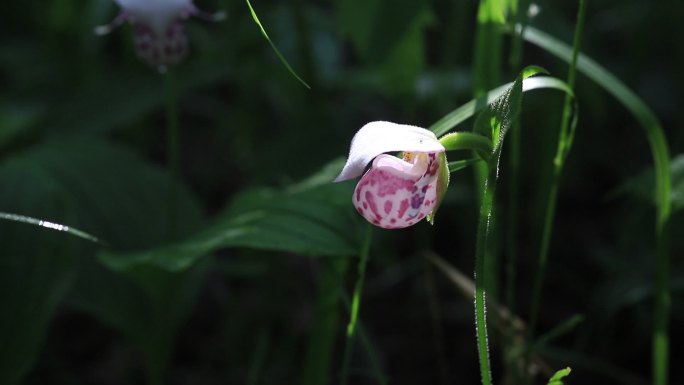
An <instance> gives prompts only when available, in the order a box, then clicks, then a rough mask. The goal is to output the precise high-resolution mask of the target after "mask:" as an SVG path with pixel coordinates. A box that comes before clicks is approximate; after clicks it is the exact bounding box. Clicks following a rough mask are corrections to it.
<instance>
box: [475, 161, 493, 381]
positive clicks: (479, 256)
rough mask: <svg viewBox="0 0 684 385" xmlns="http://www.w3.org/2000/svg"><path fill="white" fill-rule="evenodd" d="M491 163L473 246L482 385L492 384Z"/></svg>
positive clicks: (476, 327) (476, 326)
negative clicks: (488, 300) (489, 318)
mask: <svg viewBox="0 0 684 385" xmlns="http://www.w3.org/2000/svg"><path fill="white" fill-rule="evenodd" d="M493 163H495V162H490V163H488V173H487V177H486V178H485V181H484V192H483V196H482V204H481V206H480V219H479V221H478V225H477V240H476V244H475V330H476V334H477V350H478V356H479V360H480V376H481V378H482V384H483V385H490V384H491V383H492V373H491V370H490V366H489V343H488V339H487V311H486V304H485V301H486V298H485V297H486V295H485V294H486V293H485V271H486V269H485V257H486V256H487V254H488V253H487V246H488V244H489V242H488V239H489V233H490V231H491V227H492V219H493V218H492V215H493V213H492V211H493V206H494V192H495V190H496V164H493Z"/></svg>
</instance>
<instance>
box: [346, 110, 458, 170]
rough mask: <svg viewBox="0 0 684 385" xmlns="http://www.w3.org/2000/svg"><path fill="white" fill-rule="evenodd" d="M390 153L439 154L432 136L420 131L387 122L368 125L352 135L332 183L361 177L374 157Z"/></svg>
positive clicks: (434, 138)
mask: <svg viewBox="0 0 684 385" xmlns="http://www.w3.org/2000/svg"><path fill="white" fill-rule="evenodd" d="M392 151H410V152H443V151H445V150H444V146H442V144H441V143H439V141H438V140H437V137H436V136H435V134H433V133H432V132H431V131H429V130H426V129H424V128H420V127H416V126H409V125H406V124H396V123H391V122H382V121H378V122H370V123H368V124H366V125H365V126H363V127H361V129H360V130H359V131H358V132H357V133H356V135H354V138H353V139H352V143H351V149H350V150H349V157H348V158H347V163H346V164H345V165H344V168H343V169H342V172H341V173H340V175H338V176H337V178H335V182H339V181H343V180H347V179H352V178H356V177H357V176H359V175H361V174H363V170H364V169H365V168H366V166H367V165H368V163H370V162H371V161H372V160H373V159H374V158H375V157H376V156H378V155H380V154H382V153H385V152H392Z"/></svg>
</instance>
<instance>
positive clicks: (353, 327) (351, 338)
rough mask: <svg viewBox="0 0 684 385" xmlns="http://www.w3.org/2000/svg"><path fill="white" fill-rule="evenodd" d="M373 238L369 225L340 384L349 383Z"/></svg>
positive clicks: (350, 317)
mask: <svg viewBox="0 0 684 385" xmlns="http://www.w3.org/2000/svg"><path fill="white" fill-rule="evenodd" d="M372 236H373V226H371V225H370V224H367V225H366V235H365V236H364V240H363V245H362V246H361V253H360V255H359V265H358V272H357V274H358V275H357V277H356V284H355V285H354V296H353V297H352V303H351V312H350V315H349V324H348V325H347V342H346V344H345V347H344V357H343V361H342V370H341V374H340V376H341V378H340V383H342V384H346V383H347V377H348V375H349V364H350V362H351V354H352V350H353V348H354V336H355V332H356V321H357V319H358V317H359V308H360V307H361V291H362V290H363V281H364V279H365V276H366V265H367V264H368V256H369V255H370V245H371V239H372Z"/></svg>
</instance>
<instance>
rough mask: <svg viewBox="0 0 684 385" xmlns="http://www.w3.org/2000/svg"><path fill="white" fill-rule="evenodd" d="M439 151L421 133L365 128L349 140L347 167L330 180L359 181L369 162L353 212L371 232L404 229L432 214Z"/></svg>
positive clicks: (441, 162)
mask: <svg viewBox="0 0 684 385" xmlns="http://www.w3.org/2000/svg"><path fill="white" fill-rule="evenodd" d="M391 151H403V156H404V157H403V159H401V158H397V157H395V156H392V155H387V154H383V153H384V152H391ZM444 151H445V149H444V147H443V146H442V145H441V144H440V143H439V141H437V138H436V137H435V135H434V134H433V133H432V132H430V131H428V130H425V129H423V128H420V127H415V126H407V125H401V124H395V123H389V122H372V123H368V124H367V125H365V126H364V127H363V128H361V130H359V132H358V133H357V134H356V135H355V136H354V139H353V140H352V145H351V150H350V152H349V158H348V159H347V163H346V165H345V167H344V168H343V170H342V172H341V173H340V175H339V176H338V177H337V178H336V179H335V180H336V181H341V180H346V179H351V178H354V177H357V176H359V175H361V174H362V173H363V170H364V169H365V168H366V166H367V165H368V163H369V162H371V161H372V162H373V163H372V166H371V168H370V169H369V170H368V171H367V172H366V173H365V174H364V175H363V177H362V178H361V180H360V181H359V183H358V184H357V185H356V189H355V190H354V196H353V197H352V202H353V204H354V207H356V210H357V211H358V212H359V214H361V215H362V216H363V217H364V218H366V219H367V220H368V221H369V222H371V223H373V224H374V225H376V226H380V227H383V228H387V229H397V228H404V227H408V226H411V225H414V224H416V223H417V222H418V221H420V220H422V219H423V218H425V217H426V216H427V215H430V214H433V213H434V210H435V208H436V206H437V204H438V203H439V200H440V198H441V194H442V193H443V192H444V188H441V187H444V186H442V184H443V183H442V184H440V181H441V179H440V178H442V176H443V172H442V171H443V170H444V167H446V157H445V156H444V154H443V153H444ZM447 174H448V173H447ZM441 182H443V181H441Z"/></svg>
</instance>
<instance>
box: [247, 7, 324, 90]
mask: <svg viewBox="0 0 684 385" xmlns="http://www.w3.org/2000/svg"><path fill="white" fill-rule="evenodd" d="M245 1H246V2H247V6H248V7H249V12H250V13H251V14H252V19H254V22H255V23H256V24H257V25H258V26H259V29H260V30H261V34H262V35H264V37H265V38H266V41H268V44H270V45H271V48H273V51H274V52H275V54H276V55H277V56H278V59H280V62H281V63H283V65H284V66H285V68H287V70H288V71H290V73H291V74H292V76H294V77H295V78H296V79H297V80H299V82H300V83H302V84H303V85H304V87H306V88H308V89H311V86H309V85H308V84H307V83H306V82H305V81H304V79H302V78H301V77H299V75H297V73H296V72H295V71H294V69H292V66H290V63H288V62H287V60H286V59H285V57H284V56H283V54H281V53H280V50H279V49H278V47H276V46H275V44H273V41H271V38H270V37H268V34H267V33H266V30H265V29H264V26H263V25H262V24H261V21H259V17H258V16H257V14H256V12H255V11H254V8H253V7H252V3H250V2H249V0H245Z"/></svg>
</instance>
